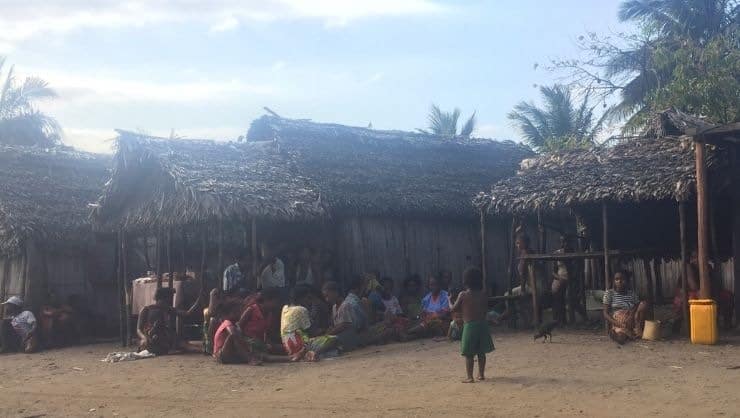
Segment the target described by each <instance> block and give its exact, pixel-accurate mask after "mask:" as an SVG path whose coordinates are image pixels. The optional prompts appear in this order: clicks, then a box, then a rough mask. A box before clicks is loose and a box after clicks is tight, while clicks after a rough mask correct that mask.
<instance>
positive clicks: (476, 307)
mask: <svg viewBox="0 0 740 418" xmlns="http://www.w3.org/2000/svg"><path fill="white" fill-rule="evenodd" d="M463 283H464V284H465V290H464V291H462V292H460V295H459V296H458V297H457V300H456V301H455V304H454V305H452V306H451V307H450V309H451V310H452V311H453V312H456V311H462V316H463V321H464V322H465V325H463V332H462V341H461V343H460V349H461V352H462V355H463V356H465V369H466V371H467V373H468V378H467V379H466V380H463V383H473V382H475V380H474V379H473V365H474V364H475V357H476V356H478V380H485V379H486V374H485V372H486V353H490V352H491V351H493V350H494V347H493V340H492V339H491V334H490V332H489V330H488V321H487V320H486V311H487V310H488V297H487V296H486V294H485V292H483V274H482V273H481V271H480V270H479V269H477V268H475V267H469V268H468V269H467V270H465V272H464V273H463Z"/></svg>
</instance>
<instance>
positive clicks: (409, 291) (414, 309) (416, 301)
mask: <svg viewBox="0 0 740 418" xmlns="http://www.w3.org/2000/svg"><path fill="white" fill-rule="evenodd" d="M420 290H421V278H420V277H419V275H418V274H414V275H412V276H409V277H407V278H406V279H405V280H404V281H403V288H402V289H401V297H400V299H399V302H400V303H401V309H402V310H403V313H404V314H406V317H407V318H409V319H411V320H415V319H418V318H419V316H421V295H420V294H419V292H420Z"/></svg>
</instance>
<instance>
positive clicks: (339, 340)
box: [137, 260, 462, 364]
mask: <svg viewBox="0 0 740 418" xmlns="http://www.w3.org/2000/svg"><path fill="white" fill-rule="evenodd" d="M242 263H243V264H242ZM273 265H274V264H273ZM248 267H249V265H248V263H244V262H243V260H241V261H240V262H238V263H236V264H234V265H232V266H229V267H228V268H226V270H225V272H224V277H223V286H222V287H221V288H220V289H213V291H212V292H211V294H210V300H209V303H208V307H207V308H206V309H204V326H203V328H204V336H203V337H204V338H203V351H204V352H205V353H207V354H210V355H212V356H213V357H214V358H215V359H216V360H217V361H219V362H221V363H248V364H259V363H262V362H279V361H299V360H305V361H316V360H318V359H319V358H320V357H325V356H336V355H338V354H339V353H341V352H346V351H351V350H354V349H356V348H358V347H362V346H366V345H371V344H384V343H387V342H391V341H406V340H409V339H412V338H419V337H425V336H431V337H434V336H438V337H442V336H445V335H447V334H448V330H449V328H450V325H451V324H452V326H453V327H457V325H459V324H457V325H456V323H457V322H460V323H461V321H462V320H461V318H453V317H452V315H451V313H450V294H449V293H448V290H447V288H448V286H449V275H447V274H440V275H438V276H437V277H434V276H432V277H429V279H428V281H427V286H428V291H427V292H426V293H425V294H422V293H421V292H422V280H421V278H420V277H419V276H417V275H414V276H410V277H408V278H407V279H406V280H404V281H403V287H402V289H401V292H400V294H399V295H398V296H396V293H395V281H394V280H393V279H391V278H389V277H384V278H381V279H379V278H378V275H377V273H367V274H364V275H362V276H361V277H358V278H356V279H355V280H353V281H351V282H350V283H348V284H347V285H346V288H345V289H342V287H341V286H340V285H339V284H338V283H337V282H334V281H326V282H324V283H323V284H321V285H320V287H319V286H317V285H315V284H313V283H306V282H302V283H297V284H295V285H294V286H293V287H292V289H291V291H290V292H289V293H290V295H289V297H286V291H285V287H284V286H282V287H281V286H262V287H261V289H259V290H255V291H250V290H249V289H248V288H245V287H244V281H243V277H244V276H246V274H244V273H246V271H245V270H247V269H248ZM265 268H266V269H269V270H268V271H269V272H274V271H275V269H273V267H271V264H270V263H267V265H266V266H265ZM240 276H241V277H240ZM263 283H264V281H263ZM155 299H156V303H155V304H154V305H150V306H147V307H145V308H144V309H143V310H142V311H141V313H140V315H139V320H138V326H137V331H138V332H137V333H138V335H139V338H140V341H141V345H140V348H141V349H147V350H149V351H150V352H152V353H154V354H158V355H160V354H165V353H168V352H171V351H175V350H184V349H185V347H184V344H183V343H182V342H181V341H179V340H178V337H177V335H176V332H175V331H174V330H175V326H174V323H175V320H176V318H177V317H186V316H189V315H191V314H192V313H194V311H195V308H196V307H197V305H198V303H196V304H194V305H193V306H192V307H191V309H190V310H188V311H184V310H179V309H176V308H173V307H172V299H173V291H172V290H170V289H169V288H161V289H158V290H157V292H156V294H155ZM460 329H461V328H460Z"/></svg>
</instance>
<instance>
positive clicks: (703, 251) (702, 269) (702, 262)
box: [694, 138, 712, 299]
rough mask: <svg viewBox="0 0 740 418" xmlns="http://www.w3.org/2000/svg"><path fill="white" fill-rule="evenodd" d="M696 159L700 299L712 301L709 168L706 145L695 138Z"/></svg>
mask: <svg viewBox="0 0 740 418" xmlns="http://www.w3.org/2000/svg"><path fill="white" fill-rule="evenodd" d="M694 139H695V141H694V145H695V147H694V150H695V158H696V215H697V222H698V225H697V231H698V236H697V247H698V248H697V249H698V251H697V253H698V262H699V297H700V298H701V299H711V297H712V288H711V282H710V280H709V245H708V244H709V242H708V241H709V239H708V238H709V236H708V232H709V213H708V211H707V209H708V202H707V166H706V158H705V145H704V144H703V143H701V142H698V141H696V138H694Z"/></svg>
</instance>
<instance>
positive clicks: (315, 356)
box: [303, 351, 319, 361]
mask: <svg viewBox="0 0 740 418" xmlns="http://www.w3.org/2000/svg"><path fill="white" fill-rule="evenodd" d="M303 359H304V360H306V361H318V360H319V355H318V354H316V352H314V351H308V352H306V356H305V357H304V358H303Z"/></svg>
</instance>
